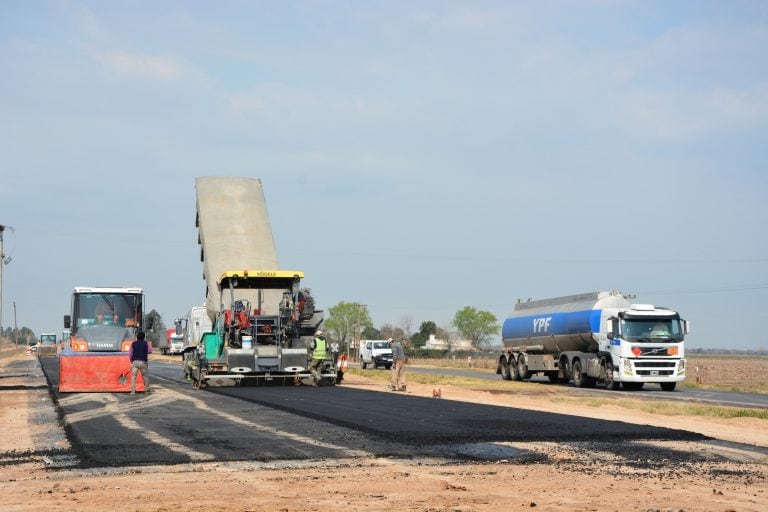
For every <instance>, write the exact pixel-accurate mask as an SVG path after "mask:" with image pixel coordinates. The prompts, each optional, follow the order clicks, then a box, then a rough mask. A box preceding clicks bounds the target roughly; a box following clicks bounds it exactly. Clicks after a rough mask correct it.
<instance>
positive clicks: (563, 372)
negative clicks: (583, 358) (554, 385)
mask: <svg viewBox="0 0 768 512" xmlns="http://www.w3.org/2000/svg"><path fill="white" fill-rule="evenodd" d="M558 375H560V382H563V383H566V384H567V383H568V381H570V380H571V364H570V363H569V362H568V358H567V357H566V356H563V357H561V358H560V370H559V371H558Z"/></svg>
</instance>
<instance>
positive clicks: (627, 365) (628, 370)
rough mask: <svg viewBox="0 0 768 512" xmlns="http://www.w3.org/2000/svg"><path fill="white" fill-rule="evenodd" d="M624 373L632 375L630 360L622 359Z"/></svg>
mask: <svg viewBox="0 0 768 512" xmlns="http://www.w3.org/2000/svg"><path fill="white" fill-rule="evenodd" d="M624 375H632V362H631V361H630V360H629V359H624Z"/></svg>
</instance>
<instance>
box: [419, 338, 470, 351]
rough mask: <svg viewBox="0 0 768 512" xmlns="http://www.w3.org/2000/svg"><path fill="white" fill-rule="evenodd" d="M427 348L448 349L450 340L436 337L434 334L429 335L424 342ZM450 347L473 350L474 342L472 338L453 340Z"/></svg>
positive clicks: (455, 349) (454, 349)
mask: <svg viewBox="0 0 768 512" xmlns="http://www.w3.org/2000/svg"><path fill="white" fill-rule="evenodd" d="M424 348H425V349H426V350H448V348H449V347H448V342H447V341H445V340H440V339H437V338H435V335H434V334H430V335H429V339H428V340H427V342H426V343H425V344H424ZM450 349H451V350H452V351H457V350H473V347H472V342H471V341H470V340H453V341H452V342H451V346H450Z"/></svg>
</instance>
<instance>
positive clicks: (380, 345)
mask: <svg viewBox="0 0 768 512" xmlns="http://www.w3.org/2000/svg"><path fill="white" fill-rule="evenodd" d="M369 365H370V366H373V367H374V368H378V367H380V366H383V367H384V368H386V369H387V370H389V369H390V368H392V348H391V347H390V346H389V343H387V340H360V366H361V367H362V369H363V370H365V369H366V368H367V367H368V366H369Z"/></svg>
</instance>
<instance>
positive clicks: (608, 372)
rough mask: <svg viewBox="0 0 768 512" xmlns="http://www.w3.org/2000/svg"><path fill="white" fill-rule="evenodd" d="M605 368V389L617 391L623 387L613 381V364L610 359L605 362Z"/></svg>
mask: <svg viewBox="0 0 768 512" xmlns="http://www.w3.org/2000/svg"><path fill="white" fill-rule="evenodd" d="M603 367H604V369H605V389H610V390H611V391H616V390H617V389H619V386H621V383H620V382H616V381H615V380H613V362H611V360H610V358H605V359H604V360H603Z"/></svg>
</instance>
